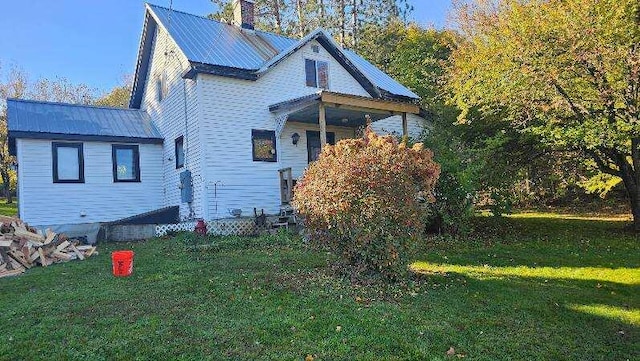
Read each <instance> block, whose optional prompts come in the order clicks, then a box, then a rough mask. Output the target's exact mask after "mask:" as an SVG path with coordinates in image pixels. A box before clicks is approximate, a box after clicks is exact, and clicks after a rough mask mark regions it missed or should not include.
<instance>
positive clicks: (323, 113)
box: [318, 102, 327, 148]
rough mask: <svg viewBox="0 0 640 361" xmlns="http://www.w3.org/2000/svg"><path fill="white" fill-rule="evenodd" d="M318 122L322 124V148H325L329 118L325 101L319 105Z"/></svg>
mask: <svg viewBox="0 0 640 361" xmlns="http://www.w3.org/2000/svg"><path fill="white" fill-rule="evenodd" d="M318 123H319V124H320V148H324V146H325V145H327V118H326V111H325V108H324V103H323V102H320V105H319V107H318Z"/></svg>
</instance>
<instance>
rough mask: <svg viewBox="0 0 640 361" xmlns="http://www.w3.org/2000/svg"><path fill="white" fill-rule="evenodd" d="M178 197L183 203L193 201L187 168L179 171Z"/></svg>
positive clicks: (189, 172) (189, 173)
mask: <svg viewBox="0 0 640 361" xmlns="http://www.w3.org/2000/svg"><path fill="white" fill-rule="evenodd" d="M180 197H181V198H182V202H183V203H191V202H193V186H192V182H191V171H189V170H185V171H184V172H182V173H180Z"/></svg>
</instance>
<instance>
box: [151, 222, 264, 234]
mask: <svg viewBox="0 0 640 361" xmlns="http://www.w3.org/2000/svg"><path fill="white" fill-rule="evenodd" d="M195 227H196V222H182V223H175V224H160V225H157V226H156V236H157V237H162V236H166V235H167V233H169V232H181V231H188V232H191V231H193V230H194V229H195ZM257 232H258V227H256V224H255V221H254V219H253V218H227V219H216V220H213V221H208V222H207V233H208V234H211V235H219V236H231V235H234V236H251V235H255V234H256V233H257Z"/></svg>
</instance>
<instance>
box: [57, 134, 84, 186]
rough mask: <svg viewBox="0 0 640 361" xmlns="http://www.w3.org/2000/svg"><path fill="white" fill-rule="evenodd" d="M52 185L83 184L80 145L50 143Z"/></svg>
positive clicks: (81, 148) (81, 149)
mask: <svg viewBox="0 0 640 361" xmlns="http://www.w3.org/2000/svg"><path fill="white" fill-rule="evenodd" d="M51 150H52V154H53V183H84V154H83V147H82V143H62V142H53V143H51Z"/></svg>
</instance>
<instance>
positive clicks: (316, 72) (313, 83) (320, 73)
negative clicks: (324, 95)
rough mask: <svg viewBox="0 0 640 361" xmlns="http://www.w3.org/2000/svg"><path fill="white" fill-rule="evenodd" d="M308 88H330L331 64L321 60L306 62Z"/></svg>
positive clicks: (308, 60) (307, 60)
mask: <svg viewBox="0 0 640 361" xmlns="http://www.w3.org/2000/svg"><path fill="white" fill-rule="evenodd" d="M304 68H305V74H306V77H307V86H310V87H314V88H322V89H328V88H329V63H327V62H326V61H320V60H311V59H305V60H304Z"/></svg>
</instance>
